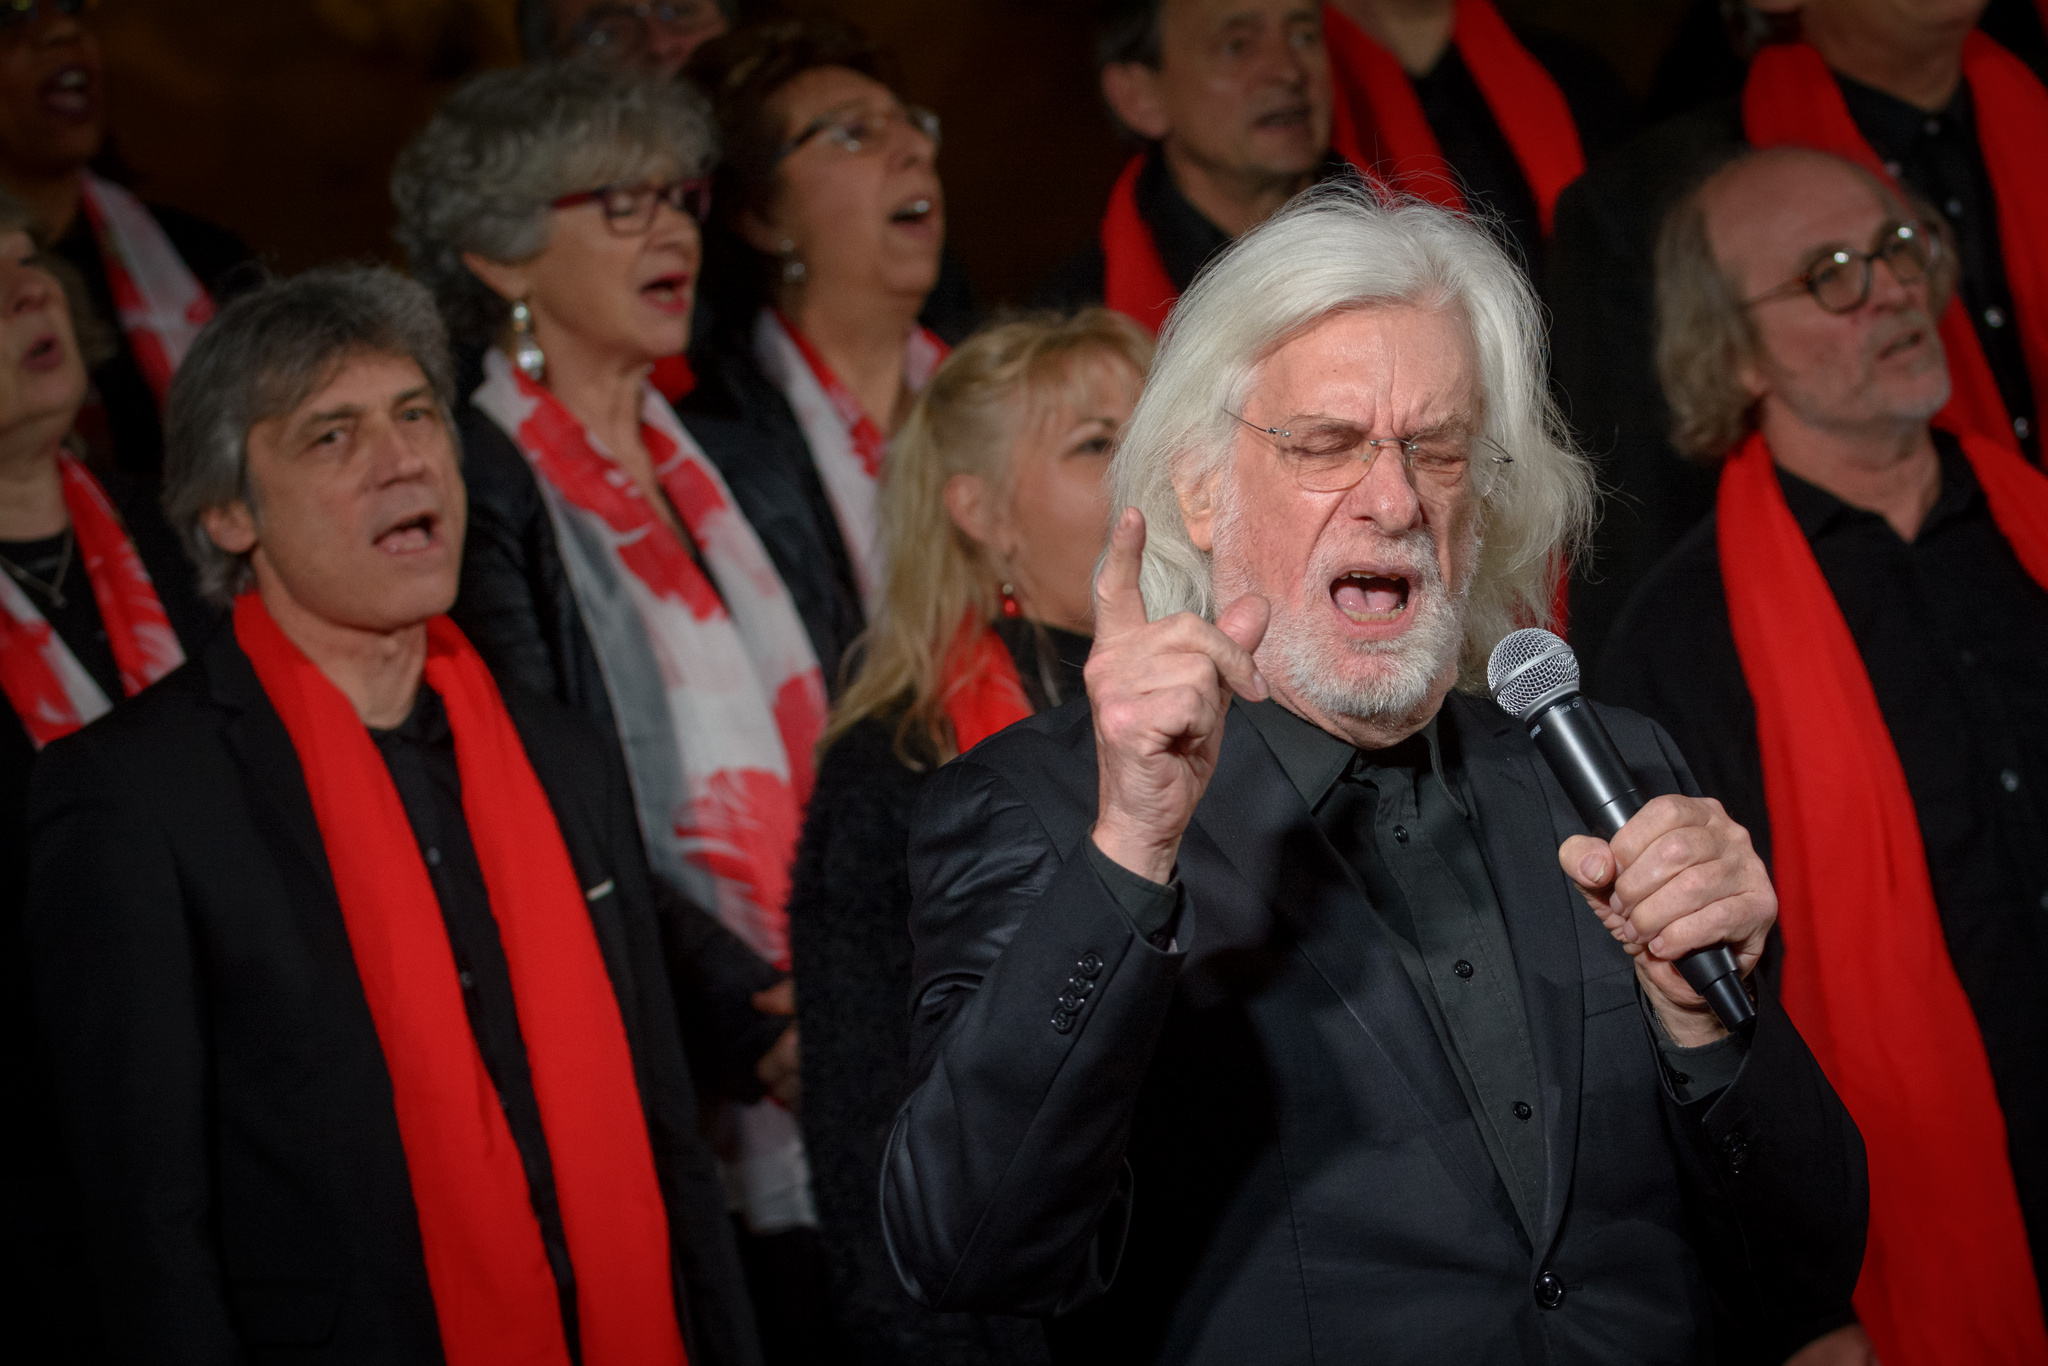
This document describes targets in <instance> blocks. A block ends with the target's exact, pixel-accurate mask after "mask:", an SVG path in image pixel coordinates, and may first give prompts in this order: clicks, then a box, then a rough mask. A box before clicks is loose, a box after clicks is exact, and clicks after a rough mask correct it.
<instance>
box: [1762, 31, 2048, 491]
mask: <svg viewBox="0 0 2048 1366" xmlns="http://www.w3.org/2000/svg"><path fill="white" fill-rule="evenodd" d="M1963 78H1964V79H1965V80H1967V81H1968V82H1969V83H1970V99H1971V102H1972V103H1973V104H1974V105H1975V106H1976V111H1977V145H1978V147H1979V148H1980V149H1981V150H1982V151H1983V153H1984V167H1985V169H1986V170H1987V171H1988V172H1990V175H1991V187H1992V189H1993V191H1994V192H1995V193H1996V195H1997V198H1998V238H1999V241H2000V243H2002V244H2003V250H2004V253H2005V279H2006V283H2007V284H2008V285H2010V286H2011V287H2012V297H2013V304H2014V311H2015V312H2017V313H2018V314H2019V317H2018V318H2017V319H2016V321H2017V322H2018V324H2019V329H2020V344H2021V347H2022V349H2023V350H2024V351H2025V352H2026V357H2027V372H2028V374H2029V375H2030V376H2031V377H2032V380H2033V387H2034V392H2035V393H2036V394H2037V395H2040V394H2048V239H2044V238H2043V236H2042V230H2041V224H2043V223H2044V222H2048V185H2044V184H2043V183H2042V180H2041V175H2040V170H2041V142H2042V139H2043V138H2048V90H2043V89H2042V87H2041V83H2040V82H2039V81H2038V80H2036V79H2035V78H2034V73H2033V72H2031V71H2029V70H2027V68H2026V65H2025V63H2023V62H2021V61H2020V60H2019V58H2017V57H2015V56H2013V55H2012V54H2011V53H2009V52H2007V51H2006V50H2005V49H2004V48H2002V47H2000V46H1999V45H1998V44H1997V43H1995V42H1993V41H1991V39H1989V38H1986V37H1985V36H1984V35H1983V34H1981V33H1972V34H1971V35H1970V36H1969V38H1968V39H1966V40H1965V41H1964V43H1963ZM1742 127H1743V132H1744V134H1745V136H1747V137H1748V139H1749V141H1750V143H1751V144H1752V145H1753V146H1757V147H1779V146H1786V145H1791V146H1798V147H1812V148H1816V149H1818V150H1820V151H1823V152H1832V153H1833V154H1835V155H1836V156H1839V157H1842V158H1844V159H1845V160H1848V161H1853V162H1855V163H1856V164H1857V165H1859V166H1861V167H1863V168H1864V169H1865V170H1868V171H1869V172H1870V173H1871V174H1873V175H1876V176H1879V177H1882V178H1883V180H1884V181H1885V183H1886V184H1889V185H1892V186H1893V187H1894V188H1897V185H1898V182H1897V181H1896V180H1894V179H1893V178H1892V177H1891V176H1890V175H1888V174H1887V173H1886V171H1885V169H1884V164H1883V163H1882V162H1881V161H1879V160H1878V156H1877V153H1876V152H1874V151H1872V150H1871V147H1870V144H1869V142H1867V141H1865V140H1864V137H1863V134H1862V133H1861V132H1860V131H1858V129H1857V127H1856V122H1855V120H1854V119H1852V118H1850V117H1849V106H1848V105H1847V104H1846V103H1845V102H1844V101H1843V99H1842V89H1841V87H1840V86H1839V85H1837V84H1835V77H1834V73H1832V72H1830V71H1829V70H1828V66H1827V63H1826V62H1825V61H1823V60H1822V59H1821V55H1820V53H1819V52H1817V51H1815V50H1814V49H1813V48H1812V47H1810V46H1809V45H1807V44H1805V43H1784V44H1780V45H1778V46H1775V47H1767V48H1765V49H1764V50H1763V51H1761V52H1759V53H1758V54H1757V55H1756V60H1755V61H1753V62H1751V63H1750V67H1749V83H1748V84H1747V85H1745V86H1744V87H1743V91H1742ZM1941 340H1942V344H1943V346H1945V347H1946V348H1947V350H1948V371H1949V377H1950V380H1951V381H1952V382H1953V384H1954V386H1955V388H1954V391H1953V392H1952V393H1951V394H1950V395H1949V400H1948V406H1947V407H1946V408H1944V409H1942V411H1941V416H1940V418H1939V419H1937V420H1938V421H1940V422H1941V423H1942V425H1944V426H1947V427H1951V428H1954V429H1956V430H1959V431H1960V430H1969V431H1976V432H1981V433H1982V434H1984V435H1985V436H1988V437H1991V438H1992V439H1993V440H1995V441H1998V442H2000V443H2001V444H2004V445H2006V446H2010V447H2011V448H2012V449H2014V450H2018V449H2019V446H2018V443H2017V440H2016V438H2015V437H2014V436H2013V430H2012V417H2011V415H2010V414H2009V413H2007V412H2006V410H2005V400H2004V399H2003V398H2002V397H2001V396H2000V394H1999V392H1998V381H1997V380H1996V379H1994V378H1993V377H1992V374H1991V365H1990V362H1988V361H1987V360H1985V359H1984V348H1983V346H1981V345H1980V344H1979V343H1978V341H1977V332H1976V329H1975V328H1974V327H1973V326H1972V325H1971V323H1970V315H1969V314H1968V313H1967V312H1966V311H1965V310H1964V307H1963V300H1962V294H1961V292H1960V291H1958V292H1957V294H1956V296H1955V297H1954V298H1952V299H1950V300H1949V304H1948V308H1947V310H1946V311H1945V312H1944V313H1943V314H1942V315H1941Z"/></svg>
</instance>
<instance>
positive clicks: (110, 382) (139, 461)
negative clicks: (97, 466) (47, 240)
mask: <svg viewBox="0 0 2048 1366" xmlns="http://www.w3.org/2000/svg"><path fill="white" fill-rule="evenodd" d="M149 212H150V216H151V217H153V218H155V219H156V221H157V226H158V227H160V228H162V229H163V230H164V236H165V237H167V238H169V239H170V243H171V246H172V247H173V248H174V249H175V250H176V251H177V253H178V257H179V259H180V260H182V261H183V262H184V263H185V266H186V268H187V269H188V270H190V271H191V272H192V275H193V278H194V279H196V280H198V281H199V283H200V284H201V285H202V286H204V287H205V289H206V292H207V293H209V294H211V295H212V296H213V301H214V303H215V304H216V305H219V304H225V303H226V302H227V301H228V300H229V299H231V298H233V297H234V296H235V295H236V294H240V293H242V292H244V291H246V290H249V289H253V288H254V287H255V286H256V285H257V284H259V283H261V275H260V272H259V270H258V269H257V267H256V264H255V258H254V257H253V256H252V255H251V254H250V251H249V248H248V247H246V246H245V245H243V243H242V241H241V239H239V238H237V237H236V236H235V235H234V234H233V233H230V232H228V231H227V230H226V229H224V228H219V227H215V226H214V225H213V224H211V223H208V222H207V221H205V220H204V219H201V218H195V217H193V216H192V215H191V214H188V213H183V212H180V211H179V210H177V209H167V208H163V207H161V206H159V205H155V204H152V205H150V206H149ZM49 250H50V252H51V254H53V255H55V256H59V257H62V258H63V259H64V260H65V261H66V262H67V263H69V264H70V265H71V266H72V268H73V269H75V270H77V272H78V273H79V275H80V276H81V277H82V278H83V279H84V281H85V290H86V296H87V300H88V302H89V303H90V304H91V307H92V310H93V312H94V313H95V314H96V315H98V318H99V321H100V322H101V323H102V324H104V326H105V328H106V331H107V333H108V334H109V336H110V337H111V338H112V340H113V341H114V343H115V345H116V350H115V352H114V354H113V355H112V356H110V357H108V358H107V359H106V360H104V361H101V362H100V363H99V364H98V365H95V366H94V367H93V369H92V392H91V393H89V394H88V395H87V397H86V407H85V409H84V410H83V411H82V412H81V413H80V414H79V426H80V429H81V430H82V431H84V432H85V433H86V436H87V440H88V441H89V442H90V443H91V444H92V445H93V447H94V450H93V456H94V459H95V462H96V463H104V461H105V456H106V455H107V452H106V451H103V450H101V449H99V446H100V444H101V440H102V438H104V440H105V442H106V444H107V445H109V446H111V448H112V450H111V453H112V456H113V462H114V465H115V467H116V468H118V469H120V470H121V471H122V473H124V474H127V475H129V476H130V477H132V478H134V479H135V480H136V481H137V482H139V483H141V484H143V485H145V486H147V487H148V488H149V489H150V490H151V491H152V493H154V491H155V489H156V487H157V485H158V484H159V483H160V482H161V481H162V479H163V468H164V431H163V410H162V408H161V407H160V406H159V402H158V399H157V396H156V390H154V389H152V388H150V387H149V381H148V380H147V379H146V378H144V376H143V373H142V367H141V366H139V365H137V364H136V361H135V352H134V350H133V349H132V348H131V347H130V346H129V344H128V337H127V334H126V333H124V332H123V331H122V330H121V313H120V310H119V309H117V308H116V307H115V306H114V292H113V289H112V287H111V286H110V285H108V283H107V268H106V264H105V262H103V261H102V260H101V259H100V244H99V239H98V238H97V237H96V236H95V235H94V233H93V230H92V224H91V223H90V222H89V221H88V220H87V219H86V216H85V212H84V210H83V209H81V210H80V211H79V213H78V215H77V217H75V218H73V219H72V220H71V227H70V229H69V230H68V231H66V232H65V234H64V236H63V237H61V238H59V239H58V240H57V241H56V242H53V243H51V244H50V248H49Z"/></svg>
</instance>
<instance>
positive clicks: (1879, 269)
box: [1868, 256, 1927, 311]
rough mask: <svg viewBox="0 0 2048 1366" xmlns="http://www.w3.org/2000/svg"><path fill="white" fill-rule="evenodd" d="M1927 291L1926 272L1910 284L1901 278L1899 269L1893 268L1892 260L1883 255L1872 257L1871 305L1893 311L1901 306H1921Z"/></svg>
mask: <svg viewBox="0 0 2048 1366" xmlns="http://www.w3.org/2000/svg"><path fill="white" fill-rule="evenodd" d="M1926 292H1927V276H1926V275H1925V274H1922V275H1921V276H1920V278H1918V279H1917V280H1914V281H1913V282H1912V283H1911V284H1908V283H1907V282H1906V281H1904V280H1901V279H1900V278H1899V275H1898V271H1896V270H1895V269H1893V267H1892V263H1891V262H1890V261H1887V260H1886V259H1885V258H1884V257H1882V256H1878V257H1874V258H1872V260H1871V262H1870V299H1869V301H1868V302H1869V306H1870V307H1872V308H1875V309H1880V310H1884V311H1892V310H1895V309H1900V308H1907V307H1914V306H1921V305H1923V304H1924V302H1925V296H1926Z"/></svg>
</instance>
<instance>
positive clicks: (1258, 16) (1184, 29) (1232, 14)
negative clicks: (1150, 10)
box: [1159, 0, 1322, 41]
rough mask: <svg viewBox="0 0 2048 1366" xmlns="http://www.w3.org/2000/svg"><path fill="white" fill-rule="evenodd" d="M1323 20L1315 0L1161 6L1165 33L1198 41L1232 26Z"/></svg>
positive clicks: (1177, 0)
mask: <svg viewBox="0 0 2048 1366" xmlns="http://www.w3.org/2000/svg"><path fill="white" fill-rule="evenodd" d="M1321 22H1322V15H1321V11H1320V7H1319V6H1318V5H1316V4H1315V3H1314V2H1313V0H1162V3H1161V4H1160V7H1159V31H1160V34H1161V36H1162V37H1165V36H1171V37H1175V38H1193V39H1196V40H1197V41H1200V40H1203V39H1207V38H1212V37H1217V36H1220V35H1222V34H1224V33H1226V32H1228V31H1230V30H1233V29H1252V30H1256V29H1259V28H1262V27H1273V26H1276V25H1284V24H1320V23H1321Z"/></svg>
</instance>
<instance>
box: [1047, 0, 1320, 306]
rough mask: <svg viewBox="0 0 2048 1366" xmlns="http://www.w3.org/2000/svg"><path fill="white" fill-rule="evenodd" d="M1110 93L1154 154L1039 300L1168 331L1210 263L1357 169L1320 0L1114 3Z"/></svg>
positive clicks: (1120, 186) (1106, 94)
mask: <svg viewBox="0 0 2048 1366" xmlns="http://www.w3.org/2000/svg"><path fill="white" fill-rule="evenodd" d="M1104 9H1105V11H1106V13H1105V16H1104V19H1103V22H1102V26H1101V30H1100V40H1099V47H1098V55H1099V58H1100V66H1101V73H1102V94H1103V98H1104V99H1105V100H1106V101H1107V102H1108V104H1109V107H1110V110H1111V112H1113V113H1114V114H1115V116H1116V118H1117V121H1118V123H1120V124H1121V125H1122V126H1123V127H1124V128H1125V129H1126V130H1127V131H1128V132H1130V133H1131V134H1133V135H1135V136H1136V137H1137V138H1139V139H1141V140H1143V142H1144V143H1145V150H1144V151H1142V152H1140V153H1139V154H1138V155H1137V156H1134V157H1133V158H1131V161H1130V163H1129V164H1128V165H1127V166H1126V167H1125V168H1124V172H1123V175H1122V176H1120V177H1119V178H1118V180H1117V183H1116V187H1115V188H1114V189H1113V190H1111V191H1110V196H1109V208H1108V210H1107V212H1106V213H1105V214H1104V215H1103V220H1102V232H1101V236H1100V238H1099V239H1098V240H1097V241H1096V242H1094V243H1092V244H1091V245H1089V246H1088V247H1087V248H1085V249H1084V250H1082V251H1081V252H1079V253H1078V254H1076V255H1075V256H1074V257H1073V258H1072V259H1071V260H1069V261H1068V262H1066V263H1065V264H1064V265H1062V266H1061V267H1060V268H1059V269H1058V271H1056V272H1055V273H1054V275H1053V276H1052V278H1050V279H1049V280H1047V281H1046V282H1045V284H1044V285H1043V286H1042V288H1041V290H1040V295H1039V300H1038V302H1040V303H1042V304H1045V305H1048V306H1057V307H1061V308H1074V307H1079V306H1081V305H1084V304H1094V303H1106V304H1107V305H1108V306H1109V307H1111V308H1114V309H1117V310H1118V311H1120V312H1122V313H1126V314H1128V315H1129V316H1131V317H1133V318H1135V319H1137V320H1138V321H1139V322H1140V323H1143V324H1144V325H1145V326H1146V327H1147V328H1148V329H1150V330H1152V331H1154V332H1156V331H1158V330H1159V326H1160V324H1161V323H1163V322H1165V321H1166V314H1167V311H1168V310H1169V309H1170V308H1172V306H1173V301H1174V300H1175V299H1176V298H1178V297H1179V296H1180V294H1181V292H1182V291H1183V290H1185V289H1186V288H1187V287H1188V285H1189V284H1190V283H1192V282H1193V280H1194V278H1195V272H1196V271H1198V270H1200V269H1201V268H1202V266H1203V264H1204V263H1205V262H1207V261H1208V259H1209V258H1210V257H1212V256H1214V255H1215V254H1216V253H1217V252H1219V251H1221V250H1223V248H1224V247H1226V246H1228V245H1230V243H1231V241H1232V239H1234V238H1236V237H1238V236H1241V235H1242V234H1244V233H1246V232H1249V231H1250V230H1251V229H1253V228H1255V227H1257V226H1258V225H1259V224H1260V223H1263V222H1265V221H1266V219H1267V218H1268V217H1270V216H1271V215H1272V214H1273V212H1274V211H1275V210H1276V209H1278V208H1279V207H1280V206H1281V205H1282V204H1285V203H1286V202H1287V201H1288V200H1289V199H1291V198H1293V197H1294V195H1295V194H1296V193H1298V192H1299V191H1301V190H1304V189H1306V188H1307V187H1308V186H1309V185H1311V184H1313V183H1314V182H1315V181H1316V180H1318V179H1320V178H1321V177H1322V176H1325V175H1328V174H1330V173H1332V172H1334V171H1338V170H1341V169H1342V167H1343V165H1344V162H1343V160H1342V159H1341V158H1334V157H1332V155H1331V152H1330V64H1329V60H1328V57H1327V55H1326V53H1325V52H1324V50H1323V20H1322V15H1321V13H1320V11H1319V9H1318V7H1317V5H1316V4H1315V0H1109V3H1107V4H1106V5H1105V6H1104Z"/></svg>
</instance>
